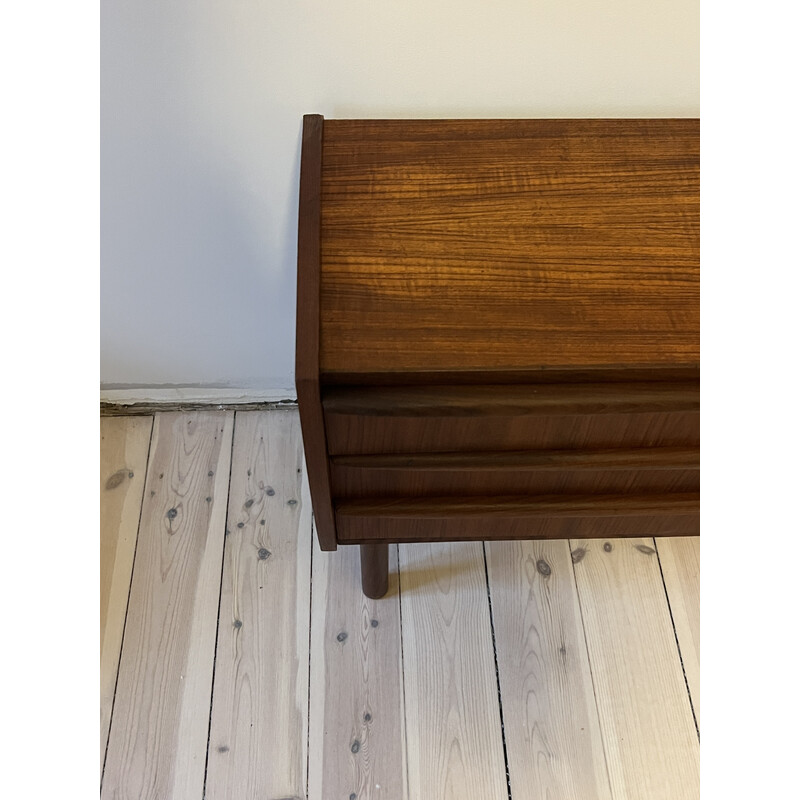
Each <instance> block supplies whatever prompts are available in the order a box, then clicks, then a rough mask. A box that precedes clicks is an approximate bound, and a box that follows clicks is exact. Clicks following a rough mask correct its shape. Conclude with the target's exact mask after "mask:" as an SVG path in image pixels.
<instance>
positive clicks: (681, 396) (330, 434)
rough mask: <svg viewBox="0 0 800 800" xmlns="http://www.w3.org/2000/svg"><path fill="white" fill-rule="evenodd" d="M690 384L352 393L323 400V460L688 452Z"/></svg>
mask: <svg viewBox="0 0 800 800" xmlns="http://www.w3.org/2000/svg"><path fill="white" fill-rule="evenodd" d="M699 403H700V399H699V391H698V387H697V384H696V383H685V384H669V385H666V386H664V385H652V384H610V385H599V386H598V385H565V386H562V385H545V386H472V387H469V386H461V387H458V386H456V387H405V388H404V387H399V388H389V389H376V388H361V389H337V390H328V392H327V394H326V396H325V397H323V408H324V412H325V429H326V435H327V442H328V452H329V454H330V455H333V456H335V455H345V454H369V453H376V454H377V453H381V454H401V453H437V452H438V453H442V452H450V451H460V452H470V451H483V452H495V451H513V450H561V449H575V450H578V449H598V448H637V447H657V446H697V445H698V444H699V438H700V411H699Z"/></svg>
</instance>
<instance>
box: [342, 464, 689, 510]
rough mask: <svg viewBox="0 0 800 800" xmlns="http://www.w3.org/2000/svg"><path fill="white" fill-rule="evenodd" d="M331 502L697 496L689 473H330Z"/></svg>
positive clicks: (358, 470) (345, 470) (348, 470)
mask: <svg viewBox="0 0 800 800" xmlns="http://www.w3.org/2000/svg"><path fill="white" fill-rule="evenodd" d="M331 489H332V491H333V496H334V502H339V501H341V500H348V499H357V498H361V499H372V498H381V497H386V498H397V497H417V498H422V497H436V496H463V497H470V496H474V495H479V494H487V495H502V494H506V493H507V494H515V495H542V494H545V495H546V494H590V493H597V494H621V493H628V492H630V493H631V494H650V493H652V494H664V493H667V492H699V491H700V475H699V472H698V471H697V470H696V469H693V470H675V469H666V470H656V469H645V470H608V471H605V470H598V469H565V470H560V471H556V470H547V471H542V470H536V469H534V470H526V469H513V468H511V469H505V470H500V469H487V470H486V471H479V470H475V469H467V470H460V469H457V468H455V467H454V468H453V469H452V470H451V471H449V472H446V471H444V470H442V469H433V470H426V469H414V468H411V469H405V470H400V469H386V470H381V469H361V468H358V467H356V468H353V467H341V466H338V465H337V464H335V463H334V464H333V465H332V468H331Z"/></svg>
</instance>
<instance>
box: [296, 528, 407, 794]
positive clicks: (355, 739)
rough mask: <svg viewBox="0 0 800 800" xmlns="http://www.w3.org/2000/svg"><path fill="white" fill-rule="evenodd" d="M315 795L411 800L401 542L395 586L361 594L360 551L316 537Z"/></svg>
mask: <svg viewBox="0 0 800 800" xmlns="http://www.w3.org/2000/svg"><path fill="white" fill-rule="evenodd" d="M313 560H314V571H313V576H314V577H313V582H312V586H313V590H312V604H313V611H312V619H311V641H312V656H311V711H310V720H311V737H310V746H309V753H310V761H309V793H308V796H309V800H339V798H345V800H346V798H350V797H356V798H358V800H405V798H406V797H407V793H406V787H405V772H406V758H405V730H404V709H403V676H402V664H401V653H400V600H399V594H398V577H397V546H396V545H390V546H389V590H388V592H387V593H386V595H385V596H384V597H383V598H381V599H380V600H370V599H369V598H368V597H365V596H364V595H363V593H362V592H361V573H360V562H359V548H358V547H356V546H353V545H350V546H345V547H339V549H338V550H337V551H336V552H333V553H323V552H322V551H321V550H320V549H319V543H318V542H317V540H316V536H315V537H314V558H313Z"/></svg>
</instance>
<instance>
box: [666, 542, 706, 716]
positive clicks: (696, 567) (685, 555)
mask: <svg viewBox="0 0 800 800" xmlns="http://www.w3.org/2000/svg"><path fill="white" fill-rule="evenodd" d="M656 548H657V549H658V557H659V560H660V561H661V572H662V574H663V575H664V583H665V585H666V587H667V597H668V598H669V606H670V611H671V613H672V622H673V624H674V626H675V633H676V635H677V637H678V645H679V647H680V651H681V659H682V661H683V669H684V672H685V674H686V682H687V683H688V684H689V692H690V696H691V701H692V708H693V709H694V715H695V718H696V719H697V724H698V727H699V725H700V537H699V536H671V537H668V538H667V537H665V538H663V539H656Z"/></svg>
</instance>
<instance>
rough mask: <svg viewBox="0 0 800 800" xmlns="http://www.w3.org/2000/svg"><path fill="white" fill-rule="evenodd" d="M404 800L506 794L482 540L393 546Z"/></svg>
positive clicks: (485, 798) (469, 799) (494, 799)
mask: <svg viewBox="0 0 800 800" xmlns="http://www.w3.org/2000/svg"><path fill="white" fill-rule="evenodd" d="M400 601H401V612H402V620H403V624H402V636H403V667H404V670H403V671H404V677H405V702H406V730H407V749H408V786H409V798H410V800H507V797H508V791H507V782H506V772H505V761H504V757H503V741H502V732H501V726H500V709H499V703H498V696H497V679H496V675H495V667H494V652H493V648H492V636H491V625H490V619H489V601H488V594H487V590H486V572H485V565H484V558H483V546H482V544H481V543H480V542H459V543H434V544H427V543H426V544H412V545H400Z"/></svg>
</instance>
